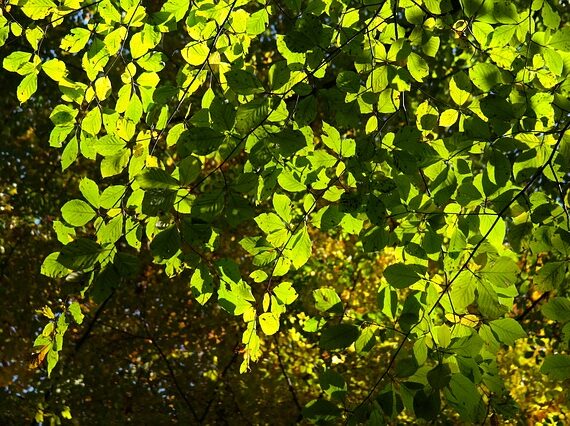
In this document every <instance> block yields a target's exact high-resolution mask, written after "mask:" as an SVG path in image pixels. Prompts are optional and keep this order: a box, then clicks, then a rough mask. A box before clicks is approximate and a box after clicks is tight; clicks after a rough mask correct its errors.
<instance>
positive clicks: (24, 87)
mask: <svg viewBox="0 0 570 426" xmlns="http://www.w3.org/2000/svg"><path fill="white" fill-rule="evenodd" d="M37 89H38V76H37V74H35V73H32V74H28V75H26V76H25V77H24V78H23V80H22V81H21V82H20V84H19V85H18V89H17V90H16V94H17V95H18V100H19V101H20V103H22V104H23V103H24V102H26V101H27V100H28V99H30V98H31V97H32V95H33V94H34V93H36V90H37Z"/></svg>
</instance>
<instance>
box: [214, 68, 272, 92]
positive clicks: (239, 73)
mask: <svg viewBox="0 0 570 426" xmlns="http://www.w3.org/2000/svg"><path fill="white" fill-rule="evenodd" d="M224 76H225V77H226V80H227V81H228V85H229V86H230V88H231V89H232V90H233V91H235V92H236V93H239V94H240V95H253V94H255V93H261V92H263V91H264V90H265V89H264V88H263V85H262V84H261V81H259V79H258V78H257V77H256V76H255V75H253V74H252V73H251V72H249V71H245V70H231V71H228V72H227V73H225V74H224Z"/></svg>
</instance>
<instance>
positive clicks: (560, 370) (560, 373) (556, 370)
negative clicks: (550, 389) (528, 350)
mask: <svg viewBox="0 0 570 426" xmlns="http://www.w3.org/2000/svg"><path fill="white" fill-rule="evenodd" d="M540 372H541V373H542V374H546V375H548V376H549V377H551V378H552V379H556V380H566V379H568V378H570V355H563V354H557V355H547V356H546V358H544V361H543V363H542V365H541V366H540Z"/></svg>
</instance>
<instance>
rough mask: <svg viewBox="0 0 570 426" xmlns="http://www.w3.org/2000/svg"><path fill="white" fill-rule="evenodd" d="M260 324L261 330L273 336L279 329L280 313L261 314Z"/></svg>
mask: <svg viewBox="0 0 570 426" xmlns="http://www.w3.org/2000/svg"><path fill="white" fill-rule="evenodd" d="M259 325H261V330H263V332H264V333H265V334H266V335H267V336H271V335H273V334H275V333H277V332H278V331H279V315H277V314H275V313H273V312H266V313H264V314H261V315H260V316H259Z"/></svg>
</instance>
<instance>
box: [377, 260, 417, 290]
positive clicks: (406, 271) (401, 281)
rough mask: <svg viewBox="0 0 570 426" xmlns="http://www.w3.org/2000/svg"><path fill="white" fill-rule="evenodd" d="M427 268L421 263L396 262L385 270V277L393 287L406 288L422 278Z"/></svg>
mask: <svg viewBox="0 0 570 426" xmlns="http://www.w3.org/2000/svg"><path fill="white" fill-rule="evenodd" d="M424 271H425V268H423V267H422V266H420V265H405V264H403V263H395V264H393V265H389V266H388V267H387V268H386V269H385V270H384V278H386V281H388V284H390V285H391V286H392V287H395V288H406V287H409V286H411V285H412V284H414V283H417V282H418V281H419V280H421V279H422V277H423V274H424Z"/></svg>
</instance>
